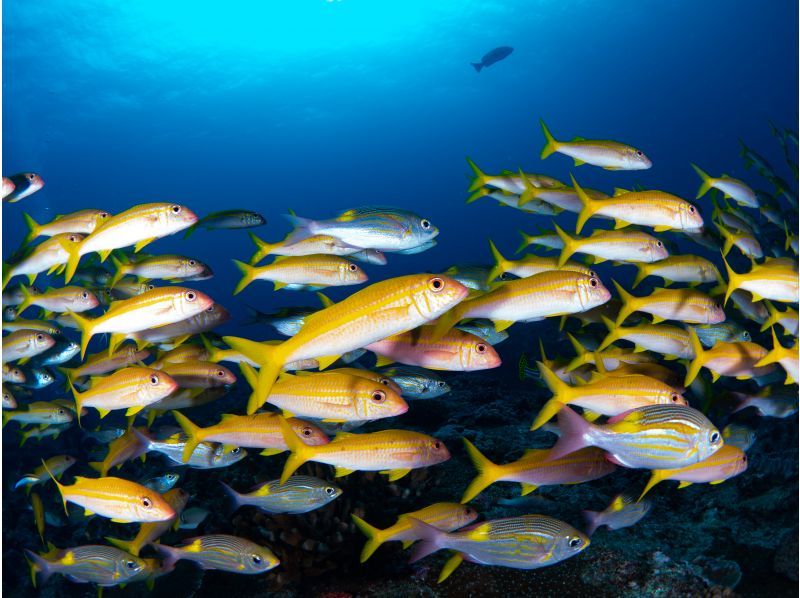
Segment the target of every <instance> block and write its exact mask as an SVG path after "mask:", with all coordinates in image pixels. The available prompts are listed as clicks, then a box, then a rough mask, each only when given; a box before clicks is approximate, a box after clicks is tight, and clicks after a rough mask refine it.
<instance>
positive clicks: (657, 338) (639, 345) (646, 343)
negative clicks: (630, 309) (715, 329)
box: [597, 316, 694, 359]
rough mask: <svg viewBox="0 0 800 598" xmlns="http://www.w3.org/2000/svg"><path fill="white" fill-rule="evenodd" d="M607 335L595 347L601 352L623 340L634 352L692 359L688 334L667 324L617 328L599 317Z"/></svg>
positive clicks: (667, 357) (606, 319)
mask: <svg viewBox="0 0 800 598" xmlns="http://www.w3.org/2000/svg"><path fill="white" fill-rule="evenodd" d="M601 317H602V319H603V323H604V324H605V325H606V328H608V334H607V335H606V337H605V338H604V339H603V341H602V342H601V343H600V345H599V346H598V347H597V350H598V351H602V350H603V349H605V348H606V347H608V346H609V345H611V344H612V343H615V342H617V341H618V340H621V339H624V340H626V341H628V342H631V343H633V345H634V347H635V350H636V351H654V352H656V353H661V354H662V355H664V357H665V358H666V359H693V358H694V351H693V350H692V347H691V343H690V342H689V333H688V332H687V331H686V330H685V329H684V328H681V327H679V326H671V325H669V324H663V323H662V324H648V323H644V324H637V325H635V326H624V327H623V326H617V325H616V324H615V323H614V322H612V321H611V320H610V319H609V318H606V317H605V316H601Z"/></svg>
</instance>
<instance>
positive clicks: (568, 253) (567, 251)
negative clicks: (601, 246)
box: [553, 222, 578, 268]
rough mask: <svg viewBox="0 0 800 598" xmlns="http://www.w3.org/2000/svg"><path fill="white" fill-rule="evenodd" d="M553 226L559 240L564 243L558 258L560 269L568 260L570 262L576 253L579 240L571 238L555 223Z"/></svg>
mask: <svg viewBox="0 0 800 598" xmlns="http://www.w3.org/2000/svg"><path fill="white" fill-rule="evenodd" d="M553 226H554V227H555V231H556V234H557V235H558V238H559V239H561V241H562V242H563V243H564V247H562V248H561V253H560V254H559V256H558V267H559V268H560V267H561V266H563V265H564V264H566V263H567V260H569V258H570V257H572V254H573V253H575V250H576V249H577V247H578V246H577V241H578V239H576V238H574V237H571V236H569V235H568V234H567V233H565V232H564V231H563V230H562V229H561V227H560V226H558V225H557V224H556V223H555V222H554V223H553Z"/></svg>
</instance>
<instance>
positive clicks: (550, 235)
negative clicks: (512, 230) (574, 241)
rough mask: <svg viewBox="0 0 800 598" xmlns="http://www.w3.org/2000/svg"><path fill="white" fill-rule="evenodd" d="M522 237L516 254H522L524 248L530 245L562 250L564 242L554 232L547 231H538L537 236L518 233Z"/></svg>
mask: <svg viewBox="0 0 800 598" xmlns="http://www.w3.org/2000/svg"><path fill="white" fill-rule="evenodd" d="M519 234H520V236H522V242H521V243H520V244H519V247H517V253H522V252H523V251H524V250H525V248H526V247H528V246H530V245H538V246H539V247H543V248H545V249H558V250H560V249H562V248H563V247H564V240H563V239H562V238H561V237H559V236H558V235H557V234H556V233H555V231H548V230H544V229H541V228H540V229H539V234H538V235H529V234H528V233H525V232H523V231H519Z"/></svg>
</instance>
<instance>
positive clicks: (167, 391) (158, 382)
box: [141, 368, 178, 403]
mask: <svg viewBox="0 0 800 598" xmlns="http://www.w3.org/2000/svg"><path fill="white" fill-rule="evenodd" d="M141 389H142V398H143V399H145V400H146V401H147V403H151V402H154V401H158V400H160V399H163V398H165V397H167V396H169V395H171V394H172V393H173V392H175V391H176V390H177V389H178V383H177V382H176V381H175V380H174V379H173V378H172V377H171V376H168V375H167V374H166V373H164V372H162V371H161V370H154V369H150V368H142V381H141Z"/></svg>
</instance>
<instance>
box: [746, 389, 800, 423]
mask: <svg viewBox="0 0 800 598" xmlns="http://www.w3.org/2000/svg"><path fill="white" fill-rule="evenodd" d="M732 394H733V395H734V396H735V397H736V398H737V399H738V404H737V405H736V406H735V407H734V409H733V413H738V412H739V411H742V410H743V409H747V408H748V407H755V409H756V411H758V413H759V415H762V416H764V417H777V418H781V419H783V418H786V417H791V416H793V415H794V414H795V413H797V411H798V400H797V393H796V392H791V393H789V394H781V393H780V391H777V389H774V388H772V387H771V386H767V387H765V388H764V389H763V390H761V392H759V393H758V394H745V393H732Z"/></svg>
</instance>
